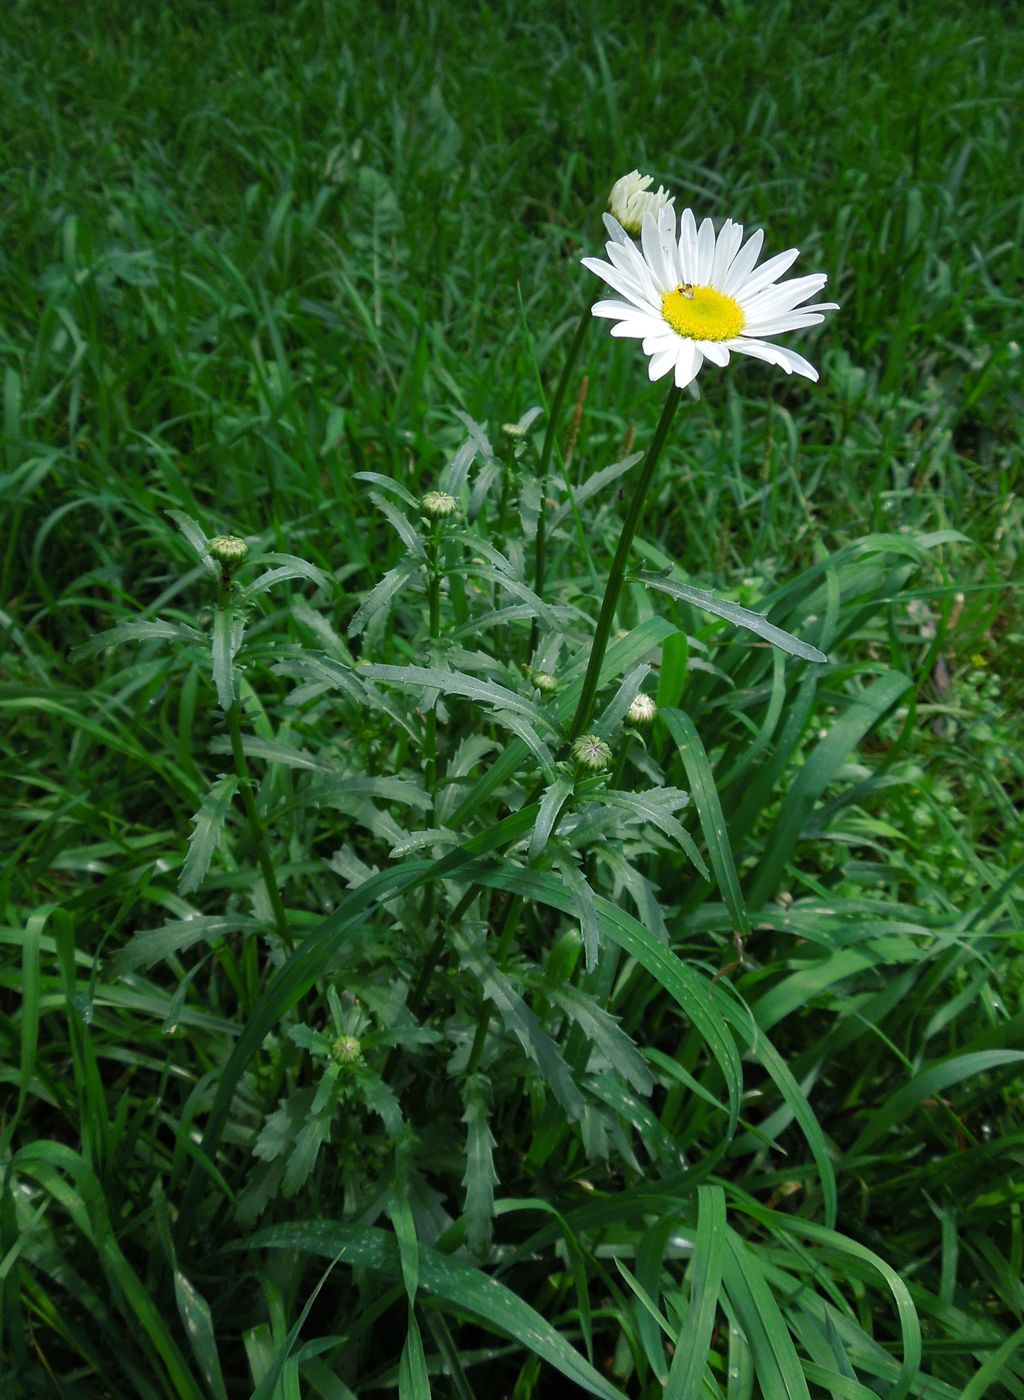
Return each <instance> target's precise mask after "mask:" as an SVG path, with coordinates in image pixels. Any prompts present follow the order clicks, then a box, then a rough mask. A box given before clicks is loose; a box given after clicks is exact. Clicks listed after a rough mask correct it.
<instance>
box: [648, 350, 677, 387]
mask: <svg viewBox="0 0 1024 1400" xmlns="http://www.w3.org/2000/svg"><path fill="white" fill-rule="evenodd" d="M676 353H677V352H676V347H675V346H674V345H673V346H672V349H671V350H660V351H659V352H658V354H657V355H652V356H651V359H650V363H649V364H648V366H647V373H648V375H649V376H650V378H651V379H664V378H665V375H666V374H670V373H671V372H672V370H673V369H675V364H676Z"/></svg>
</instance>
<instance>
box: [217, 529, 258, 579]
mask: <svg viewBox="0 0 1024 1400" xmlns="http://www.w3.org/2000/svg"><path fill="white" fill-rule="evenodd" d="M209 550H210V555H211V557H212V558H214V559H216V560H217V563H218V564H222V565H223V566H224V569H225V571H226V572H228V573H230V572H231V570H232V569H237V568H238V566H239V564H241V562H242V560H243V559H244V558H245V556H246V555H247V554H248V553H249V546H248V545H247V544H246V542H245V540H243V539H240V538H239V537H238V535H214V537H213V539H212V540H210V542H209Z"/></svg>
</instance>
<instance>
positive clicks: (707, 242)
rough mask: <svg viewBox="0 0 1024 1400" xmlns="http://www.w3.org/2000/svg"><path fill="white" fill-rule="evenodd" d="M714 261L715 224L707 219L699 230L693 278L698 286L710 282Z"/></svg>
mask: <svg viewBox="0 0 1024 1400" xmlns="http://www.w3.org/2000/svg"><path fill="white" fill-rule="evenodd" d="M714 261H715V226H714V224H713V223H712V222H711V220H710V219H705V220H704V221H703V222H702V223H701V226H700V228H699V229H698V230H697V266H696V269H695V271H694V278H693V280H694V282H696V283H697V285H698V286H700V287H706V286H707V285H708V283H709V282H710V280H711V267H712V264H713V263H714Z"/></svg>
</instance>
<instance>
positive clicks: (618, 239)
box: [601, 214, 629, 243]
mask: <svg viewBox="0 0 1024 1400" xmlns="http://www.w3.org/2000/svg"><path fill="white" fill-rule="evenodd" d="M601 218H602V220H603V221H604V226H605V228H606V229H607V230H608V236H609V238H610V239H611V240H612V242H613V243H628V242H629V234H628V233H627V232H626V230H625V229H624V228H623V227H622V225H621V224H620V223H619V221H618V219H616V218H615V216H614V215H613V214H602V215H601Z"/></svg>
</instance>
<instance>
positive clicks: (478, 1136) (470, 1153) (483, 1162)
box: [462, 1074, 498, 1254]
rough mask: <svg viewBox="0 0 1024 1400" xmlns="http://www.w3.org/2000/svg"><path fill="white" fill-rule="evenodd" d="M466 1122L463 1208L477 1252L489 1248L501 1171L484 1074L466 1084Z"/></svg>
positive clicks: (469, 1238) (471, 1244) (471, 1243)
mask: <svg viewBox="0 0 1024 1400" xmlns="http://www.w3.org/2000/svg"><path fill="white" fill-rule="evenodd" d="M462 1094H463V1105H464V1109H465V1111H464V1113H463V1115H462V1121H463V1123H465V1125H466V1170H465V1173H464V1174H463V1177H462V1184H463V1186H464V1187H465V1188H466V1194H465V1197H464V1210H465V1215H466V1240H467V1242H468V1244H469V1247H470V1249H471V1250H472V1251H473V1252H474V1253H475V1254H486V1252H487V1250H488V1249H489V1248H490V1243H491V1232H492V1228H493V1224H494V1188H495V1186H496V1185H497V1182H498V1174H497V1172H496V1171H495V1170H494V1148H495V1146H496V1144H495V1141H494V1135H493V1134H492V1132H491V1129H490V1124H489V1122H488V1119H489V1116H490V1086H489V1085H488V1083H487V1080H486V1079H485V1078H484V1076H483V1075H481V1074H471V1075H468V1076H467V1078H466V1081H465V1083H464V1085H463V1090H462Z"/></svg>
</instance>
